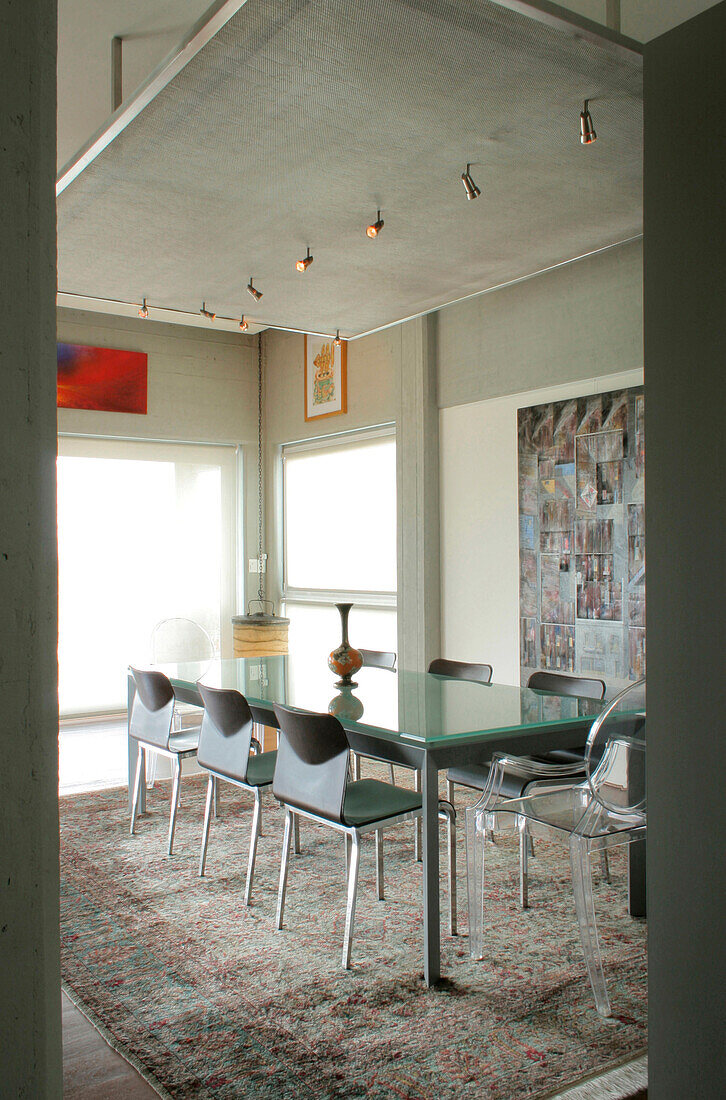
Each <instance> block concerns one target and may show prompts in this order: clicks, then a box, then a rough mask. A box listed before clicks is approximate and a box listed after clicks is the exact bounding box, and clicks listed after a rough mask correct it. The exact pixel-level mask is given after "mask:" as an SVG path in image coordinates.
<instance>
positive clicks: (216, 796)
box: [214, 779, 219, 821]
mask: <svg viewBox="0 0 726 1100" xmlns="http://www.w3.org/2000/svg"><path fill="white" fill-rule="evenodd" d="M218 817H219V783H218V782H217V780H216V779H215V780H214V819H215V821H216V819H217V818H218Z"/></svg>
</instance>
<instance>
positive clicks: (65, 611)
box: [58, 437, 239, 716]
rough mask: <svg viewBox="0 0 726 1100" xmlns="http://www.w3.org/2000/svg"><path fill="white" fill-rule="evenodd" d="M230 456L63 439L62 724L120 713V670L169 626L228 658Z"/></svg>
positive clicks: (232, 564) (184, 447) (232, 570)
mask: <svg viewBox="0 0 726 1100" xmlns="http://www.w3.org/2000/svg"><path fill="white" fill-rule="evenodd" d="M237 461H238V460H237V453H236V449H235V448H234V447H219V446H203V445H192V444H184V443H180V444H177V443H175V444H167V443H151V442H148V443H147V442H143V443H142V442H127V441H121V440H118V441H116V440H113V441H112V440H100V439H90V438H76V437H61V438H60V439H59V457H58V558H59V645H58V662H59V680H60V684H59V695H60V710H61V714H62V715H63V716H68V715H79V714H94V713H95V714H99V713H103V712H109V711H114V710H122V709H124V708H125V705H126V681H127V676H126V670H127V667H128V665H129V664H130V663H134V662H138V663H140V664H146V663H148V662H149V660H150V640H151V632H152V630H153V628H154V626H155V624H156V623H158V622H159V621H161V620H162V619H165V618H174V617H184V618H190V619H193V620H194V621H195V622H197V623H199V624H200V625H201V626H202V627H203V628H204V629H205V630H206V631H207V633H208V634H209V635H210V637H211V638H212V641H213V643H214V645H215V649H216V651H217V652H221V653H222V655H228V656H229V655H231V629H232V628H231V621H230V620H231V616H232V615H233V614H234V612H235V576H236V573H237V568H236V557H237V549H236V542H237V515H238V507H237V500H238V484H239V480H238V474H237Z"/></svg>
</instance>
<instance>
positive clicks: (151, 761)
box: [145, 752, 159, 791]
mask: <svg viewBox="0 0 726 1100" xmlns="http://www.w3.org/2000/svg"><path fill="white" fill-rule="evenodd" d="M158 761H159V757H158V756H157V754H156V753H155V752H152V753H150V754H149V758H148V760H147V762H146V775H145V781H146V789H147V791H150V790H152V788H153V786H154V783H155V782H156V765H157V763H158Z"/></svg>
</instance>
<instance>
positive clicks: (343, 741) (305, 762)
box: [272, 704, 456, 970]
mask: <svg viewBox="0 0 726 1100" xmlns="http://www.w3.org/2000/svg"><path fill="white" fill-rule="evenodd" d="M275 714H276V715H277V722H278V726H279V729H280V747H279V749H278V755H277V766H276V768H275V775H274V778H273V781H272V793H273V794H274V796H275V798H276V799H277V800H278V801H279V802H280V803H281V804H282V806H283V807H284V809H285V834H284V838H283V842H282V860H281V864H280V885H279V891H278V897H277V916H276V926H277V928H282V921H283V915H284V910H285V893H286V889H287V869H288V863H289V857H290V837H291V833H292V824H293V820H292V819H293V816H296V815H300V816H302V817H305V818H308V819H309V820H310V821H314V822H317V823H318V824H320V825H326V826H328V827H329V828H331V829H335V830H337V831H338V832H342V833H343V834H344V835H345V838H346V862H347V865H348V898H347V905H346V914H345V935H344V938H343V959H342V963H343V967H344V968H345V969H346V970H348V969H350V955H351V942H352V938H353V924H354V920H355V905H356V896H357V891H358V868H359V864H360V838H361V836H362V835H363V834H364V833H370V832H374V833H375V839H376V884H377V888H378V897H379V899H381V900H382V899H383V897H384V891H383V835H382V834H383V830H384V829H387V828H388V827H389V826H391V825H398V824H399V823H400V822H403V821H410V820H412V819H413V818H415V817H420V816H421V812H422V810H421V794H420V793H419V792H418V791H412V790H410V789H407V788H405V787H396V786H394V785H393V784H392V783H383V782H381V781H380V780H378V779H361V780H357V781H355V780H351V779H350V778H349V757H350V749H349V746H348V738H347V736H346V733H345V730H344V729H343V727H342V726H341V724H340V722H339V721H338V719H337V718H335V717H333V715H331V714H306V713H302V712H300V711H295V710H290V709H289V708H288V707H283V706H279V705H277V704H276V705H275ZM440 806H441V810H442V811H443V812H444V813H445V814H446V815H447V816H449V815H450V814H452V813H453V810H452V808H451V807H450V806H449V804H448V803H446V802H442V803H441V804H440ZM455 883H456V873H455V869H454V873H453V877H452V878H451V879H450V890H449V899H450V918H451V926H452V934H454V932H453V930H455V928H456V913H455V902H456V897H455Z"/></svg>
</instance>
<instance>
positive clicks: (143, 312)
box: [139, 298, 149, 321]
mask: <svg viewBox="0 0 726 1100" xmlns="http://www.w3.org/2000/svg"><path fill="white" fill-rule="evenodd" d="M148 316H149V307H148V306H147V304H146V298H144V300H143V302H142V303H141V306H140V308H139V317H142V318H143V319H144V321H145V320H146V318H147V317H148Z"/></svg>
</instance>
